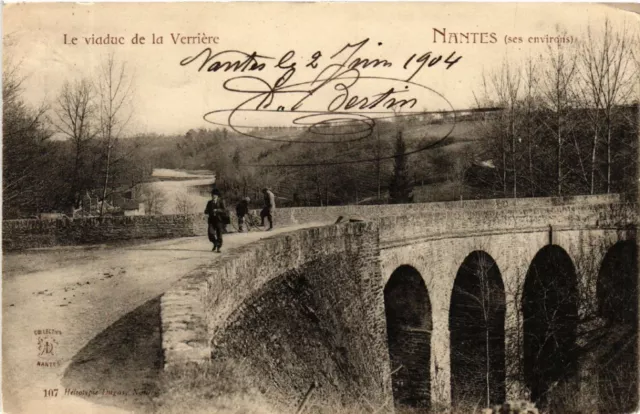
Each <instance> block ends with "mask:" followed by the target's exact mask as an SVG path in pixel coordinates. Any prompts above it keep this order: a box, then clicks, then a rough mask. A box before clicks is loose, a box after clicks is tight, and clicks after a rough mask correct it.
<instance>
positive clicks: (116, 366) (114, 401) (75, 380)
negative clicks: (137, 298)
mask: <svg viewBox="0 0 640 414" xmlns="http://www.w3.org/2000/svg"><path fill="white" fill-rule="evenodd" d="M161 326H162V325H161V320H160V296H158V297H156V298H154V299H151V300H149V301H147V302H146V303H144V304H143V305H141V306H139V307H138V308H137V309H135V310H134V311H132V312H130V313H128V314H127V315H125V316H124V317H122V318H121V319H120V320H118V321H117V322H115V323H113V324H112V325H111V326H109V327H108V328H107V329H106V330H104V331H103V332H101V333H100V334H98V335H97V336H96V337H95V338H93V339H92V340H91V341H90V342H89V343H88V344H87V345H86V346H85V347H84V348H82V349H81V350H80V351H79V352H78V353H77V354H76V355H75V356H74V357H73V359H72V361H71V364H70V365H69V366H68V367H67V369H66V371H65V373H64V376H63V379H62V384H63V385H64V387H65V392H66V391H67V389H70V390H76V391H82V392H83V393H84V394H80V395H77V396H80V397H83V398H85V399H87V400H90V401H91V402H94V403H98V404H105V405H112V406H116V407H119V408H124V409H127V410H134V411H136V412H140V411H145V412H146V411H152V409H153V408H152V407H153V400H152V398H153V397H155V396H156V395H157V392H158V390H157V385H156V383H157V379H158V376H159V375H160V372H161V370H162V367H163V364H164V361H163V353H162V336H161ZM87 393H91V395H89V396H87V395H86V394H87Z"/></svg>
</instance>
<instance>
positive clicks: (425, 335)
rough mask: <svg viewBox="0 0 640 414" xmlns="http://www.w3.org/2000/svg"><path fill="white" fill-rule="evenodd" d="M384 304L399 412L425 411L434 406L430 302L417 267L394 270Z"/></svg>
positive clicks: (402, 267)
mask: <svg viewBox="0 0 640 414" xmlns="http://www.w3.org/2000/svg"><path fill="white" fill-rule="evenodd" d="M384 307H385V315H386V320H387V339H388V345H389V357H390V360H391V372H392V375H391V383H392V388H393V399H394V405H395V407H396V412H398V413H410V412H424V411H426V410H428V409H429V408H430V406H431V329H432V321H431V302H430V300H429V293H428V291H427V287H426V285H425V283H424V280H423V279H422V276H421V275H420V273H419V272H418V271H417V270H416V269H414V268H413V267H411V266H406V265H404V266H400V267H398V268H397V269H396V270H395V271H394V272H393V274H392V275H391V278H390V279H389V281H388V282H387V284H386V286H385V288H384Z"/></svg>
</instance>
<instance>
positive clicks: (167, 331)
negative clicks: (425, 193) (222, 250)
mask: <svg viewBox="0 0 640 414" xmlns="http://www.w3.org/2000/svg"><path fill="white" fill-rule="evenodd" d="M378 254H379V241H378V229H377V226H376V224H375V223H345V224H340V225H336V226H327V227H319V228H312V229H305V230H300V231H296V232H292V233H288V234H286V235H281V236H278V237H274V238H269V239H264V240H261V241H259V242H257V243H254V244H251V245H248V246H245V247H242V248H239V249H238V250H236V251H233V252H231V253H230V254H229V256H226V257H225V256H223V257H222V258H221V260H220V261H219V262H218V263H217V266H216V267H202V268H200V269H197V270H195V271H193V272H191V273H190V274H189V275H187V276H186V277H185V278H184V279H183V280H182V281H181V282H180V283H179V284H178V285H176V286H175V287H174V288H173V289H171V290H170V291H168V292H167V293H166V294H165V295H164V296H163V298H162V320H163V328H162V329H163V349H164V355H165V363H166V366H171V365H174V364H183V363H186V362H194V361H195V362H198V361H200V362H204V361H207V360H209V359H210V358H231V359H237V360H244V361H245V362H246V363H247V364H248V365H249V366H250V367H251V369H252V371H253V375H252V376H253V377H254V382H255V383H256V384H258V387H259V388H260V389H261V390H263V391H264V392H265V395H266V396H267V397H268V398H269V399H270V402H271V404H273V405H274V406H276V407H280V408H281V409H282V411H290V410H293V409H295V406H296V404H297V403H299V401H296V400H295V399H293V398H292V396H300V398H301V397H302V396H303V395H304V393H305V392H306V390H307V389H308V388H309V386H310V385H311V384H313V383H314V382H318V383H319V387H318V389H317V391H316V392H315V393H314V398H321V399H322V400H323V401H328V400H332V399H333V400H334V401H337V402H338V403H339V405H341V406H346V407H348V406H349V404H350V403H355V402H356V400H358V399H360V398H361V397H364V398H366V399H367V400H368V401H370V402H371V403H372V404H373V405H374V406H376V407H382V406H383V405H384V403H385V401H386V400H387V398H389V397H390V392H391V390H390V382H389V363H388V358H389V355H388V351H387V347H386V323H385V316H384V304H383V301H384V299H383V294H382V281H381V276H380V266H379V262H378Z"/></svg>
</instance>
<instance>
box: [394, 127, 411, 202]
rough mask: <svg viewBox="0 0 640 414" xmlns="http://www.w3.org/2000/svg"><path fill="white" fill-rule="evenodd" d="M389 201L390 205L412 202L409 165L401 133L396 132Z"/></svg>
mask: <svg viewBox="0 0 640 414" xmlns="http://www.w3.org/2000/svg"><path fill="white" fill-rule="evenodd" d="M389 201H390V202H391V203H392V204H399V203H411V202H413V183H412V182H411V178H410V175H409V164H408V159H407V155H406V149H405V143H404V138H403V137H402V131H398V134H397V135H396V148H395V158H394V165H393V177H392V179H391V183H390V184H389Z"/></svg>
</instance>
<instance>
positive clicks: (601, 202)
mask: <svg viewBox="0 0 640 414" xmlns="http://www.w3.org/2000/svg"><path fill="white" fill-rule="evenodd" d="M612 205H621V206H627V207H621V208H623V209H627V210H628V209H633V208H635V206H636V205H635V204H626V203H624V202H623V197H622V196H621V195H619V194H608V195H597V196H575V197H557V198H554V197H551V198H522V199H492V200H469V201H453V202H441V203H421V204H417V203H416V204H395V205H368V206H362V205H347V206H329V207H295V208H282V209H276V211H275V221H276V225H278V226H285V225H291V224H301V223H333V222H335V221H336V219H337V218H338V217H340V216H344V217H350V216H358V217H364V218H367V219H374V218H380V217H407V219H406V220H405V222H406V223H407V225H409V221H411V220H417V223H418V222H419V223H418V224H425V225H428V226H429V227H427V228H436V229H437V228H441V227H442V226H443V225H444V226H448V225H456V226H457V225H468V226H472V227H474V226H475V227H477V228H483V226H486V225H488V224H483V223H482V222H480V220H475V219H474V216H478V217H480V216H481V215H482V217H483V220H485V223H489V224H490V223H494V224H495V225H504V224H505V220H512V222H513V220H518V221H517V224H516V225H526V223H527V222H528V221H531V220H534V219H536V220H538V222H541V220H540V219H539V216H540V214H547V213H548V212H549V211H551V213H552V216H558V215H562V214H569V215H571V214H572V213H571V209H570V207H572V206H574V207H575V208H577V209H579V210H580V212H579V213H576V214H585V213H584V211H588V210H591V209H593V210H594V211H606V209H607V207H606V206H612ZM545 209H546V210H545ZM558 209H561V210H562V209H565V210H562V213H559V211H561V210H558ZM507 210H508V211H514V214H513V215H508V214H507V215H504V213H502V212H504V211H507ZM458 211H464V212H468V213H461V215H460V216H455V214H457V213H456V212H458ZM480 212H483V213H480ZM491 212H494V214H495V217H497V218H493V217H492V214H491ZM253 213H254V214H258V213H259V211H254V212H253ZM443 214H444V216H443ZM452 214H453V216H452ZM603 214H605V213H603ZM606 214H608V213H606ZM232 215H233V212H232ZM525 215H526V217H525ZM507 217H509V218H507ZM233 220H234V222H235V217H233ZM460 220H461V221H460ZM387 221H388V220H387ZM437 223H441V224H437ZM442 223H444V224H442ZM513 223H516V222H513ZM398 224H402V222H401V221H399V222H398ZM547 224H552V223H547ZM547 224H540V225H547ZM511 226H513V224H512V225H511ZM405 227H406V226H405ZM421 228H424V227H421ZM452 228H455V226H454V227H452ZM383 230H384V227H383ZM206 232H207V226H206V218H205V216H204V215H203V214H189V215H159V216H130V217H104V218H99V217H92V218H80V219H56V220H4V221H3V222H2V247H3V249H4V250H5V251H10V250H21V249H28V248H34V247H49V246H64V245H77V244H92V243H105V242H111V241H119V240H133V239H154V238H175V237H188V236H202V235H205V234H206ZM389 237H393V236H392V235H390V236H389ZM384 238H385V239H386V238H387V237H386V236H384Z"/></svg>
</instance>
